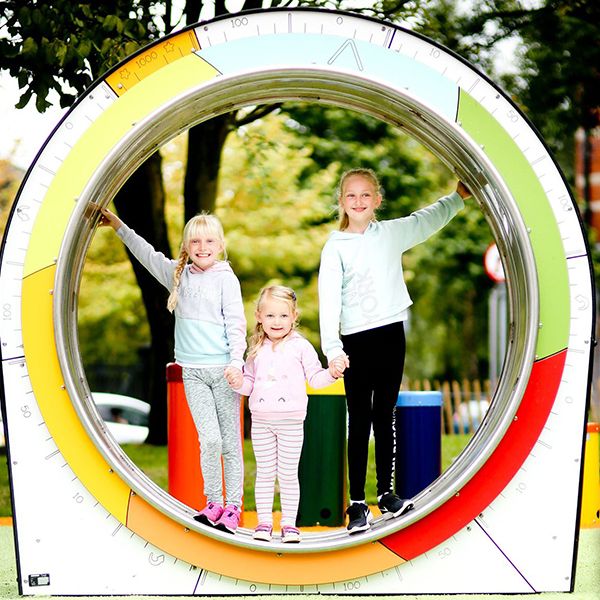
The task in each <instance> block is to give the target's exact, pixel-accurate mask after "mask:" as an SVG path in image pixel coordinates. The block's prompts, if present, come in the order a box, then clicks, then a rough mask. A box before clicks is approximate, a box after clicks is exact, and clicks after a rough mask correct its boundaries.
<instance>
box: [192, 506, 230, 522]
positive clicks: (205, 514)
mask: <svg viewBox="0 0 600 600" xmlns="http://www.w3.org/2000/svg"><path fill="white" fill-rule="evenodd" d="M223 510H224V509H223V507H222V506H221V505H220V504H217V503H216V502H209V503H208V504H207V505H206V506H205V507H204V508H203V509H202V510H201V511H200V513H199V514H197V515H195V516H194V520H195V521H198V522H199V523H204V525H210V526H211V527H214V526H215V525H216V524H217V521H218V520H219V519H220V518H221V515H222V514H223Z"/></svg>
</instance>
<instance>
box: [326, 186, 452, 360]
mask: <svg viewBox="0 0 600 600" xmlns="http://www.w3.org/2000/svg"><path fill="white" fill-rule="evenodd" d="M463 207H464V202H463V200H462V198H461V197H460V195H459V194H458V193H457V192H454V193H452V194H450V195H449V196H444V197H443V198H440V199H439V200H438V201H437V202H434V203H433V204H431V205H429V206H427V207H425V208H422V209H421V210H418V211H416V212H414V213H412V214H411V215H409V216H407V217H402V218H400V219H393V220H390V221H372V222H371V223H369V226H368V227H367V229H366V230H365V231H364V232H363V233H348V232H345V231H334V232H332V233H331V234H330V236H329V238H328V240H327V242H326V243H325V246H324V247H323V251H322V252H321V267H320V269H319V320H320V326H321V347H322V349H323V353H324V354H325V356H327V360H328V361H331V360H333V359H334V358H335V357H336V356H340V355H342V354H343V353H344V351H343V347H342V341H341V339H340V333H341V335H349V334H352V333H358V332H359V331H365V330H367V329H374V328H375V327H382V326H383V325H389V324H390V323H396V322H398V321H404V320H405V319H406V317H407V309H408V307H409V306H410V305H411V304H412V300H411V298H410V295H409V293H408V289H407V287H406V283H405V281H404V274H403V271H402V253H403V252H405V251H406V250H408V249H409V248H412V247H413V246H416V245H417V244H420V243H421V242H423V241H425V240H426V239H427V238H428V237H430V236H431V235H433V234H434V233H435V232H437V231H439V230H440V229H441V228H442V227H444V225H446V224H447V223H448V222H449V221H450V220H451V219H452V218H453V217H454V215H456V213H457V212H458V211H459V210H460V209H462V208H463Z"/></svg>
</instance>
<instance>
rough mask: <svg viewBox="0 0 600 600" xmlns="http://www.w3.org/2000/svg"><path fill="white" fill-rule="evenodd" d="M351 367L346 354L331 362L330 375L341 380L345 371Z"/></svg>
mask: <svg viewBox="0 0 600 600" xmlns="http://www.w3.org/2000/svg"><path fill="white" fill-rule="evenodd" d="M349 366H350V359H349V358H348V356H347V355H346V354H341V355H340V356H336V357H335V358H334V359H333V360H331V361H329V374H330V375H331V376H332V377H335V378H336V379H339V378H340V377H341V376H342V374H343V373H344V371H345V370H346V369H347V368H348V367H349Z"/></svg>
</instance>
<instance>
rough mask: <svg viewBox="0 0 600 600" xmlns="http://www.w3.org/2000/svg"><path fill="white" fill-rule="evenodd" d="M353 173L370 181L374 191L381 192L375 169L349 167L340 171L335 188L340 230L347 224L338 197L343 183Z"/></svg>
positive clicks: (342, 191) (342, 190)
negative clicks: (338, 180) (340, 174)
mask: <svg viewBox="0 0 600 600" xmlns="http://www.w3.org/2000/svg"><path fill="white" fill-rule="evenodd" d="M355 175H357V176H359V177H364V178H365V179H367V180H368V181H370V182H371V183H372V184H373V186H374V187H375V191H376V192H377V193H378V194H381V185H380V183H379V179H378V177H377V175H376V173H375V171H373V169H365V168H358V169H349V170H348V171H345V172H344V173H342V176H341V177H340V183H339V185H338V188H337V198H338V213H339V220H338V223H339V228H340V231H344V230H345V229H346V228H347V227H348V225H349V221H348V214H347V213H346V211H345V210H344V209H343V207H342V205H341V204H340V199H341V197H342V194H343V193H344V184H345V183H346V181H347V180H348V179H349V178H350V177H354V176H355Z"/></svg>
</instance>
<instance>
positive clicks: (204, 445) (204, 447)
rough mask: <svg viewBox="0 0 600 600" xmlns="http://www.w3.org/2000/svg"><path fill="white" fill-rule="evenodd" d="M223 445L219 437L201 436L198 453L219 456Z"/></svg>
mask: <svg viewBox="0 0 600 600" xmlns="http://www.w3.org/2000/svg"><path fill="white" fill-rule="evenodd" d="M222 450H223V444H222V441H221V438H220V437H217V436H203V437H201V438H200V451H201V452H203V453H205V452H206V453H208V454H218V455H221V452H222Z"/></svg>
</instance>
